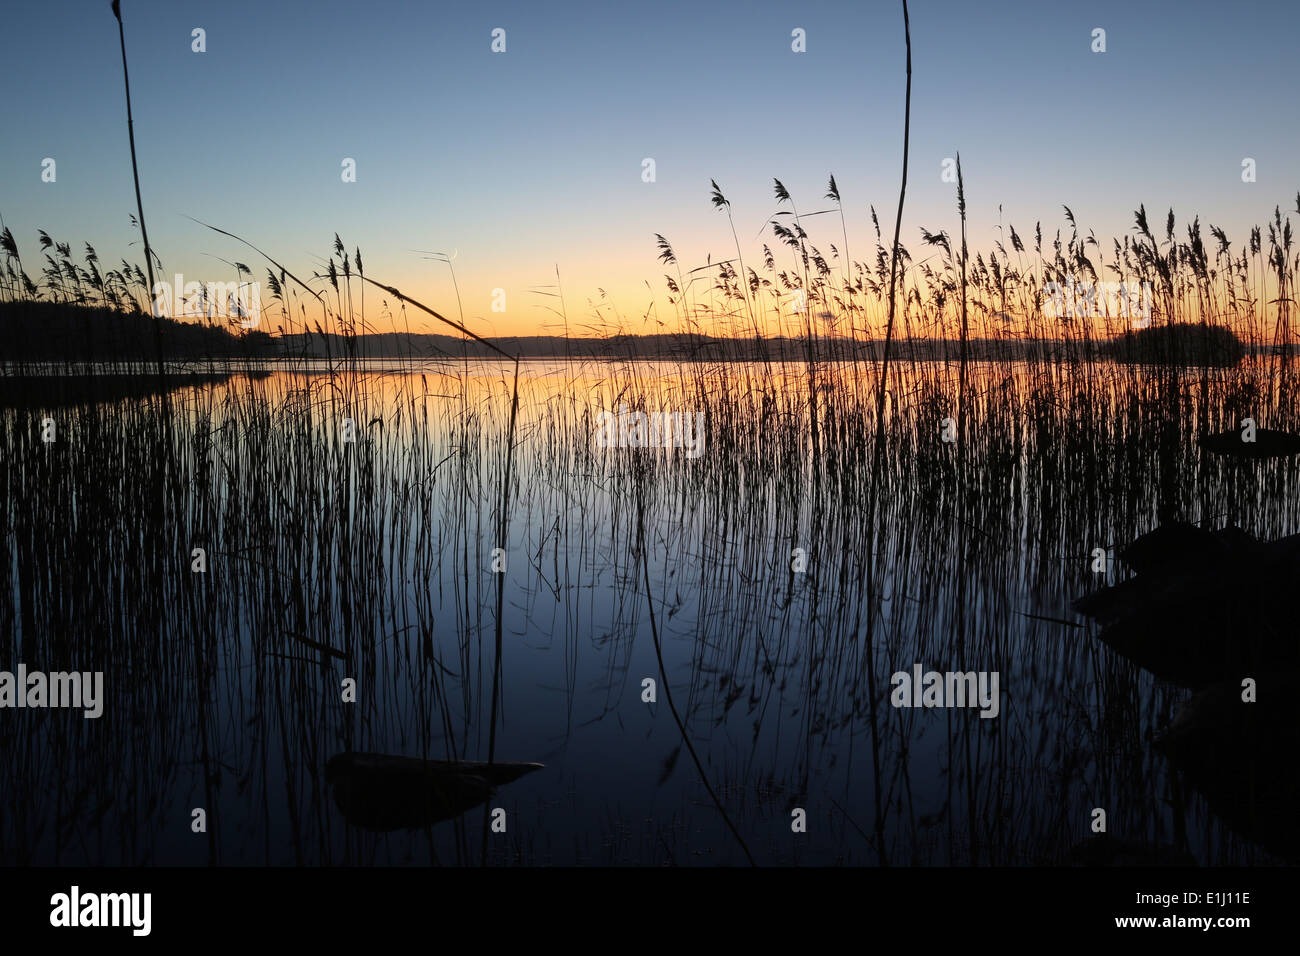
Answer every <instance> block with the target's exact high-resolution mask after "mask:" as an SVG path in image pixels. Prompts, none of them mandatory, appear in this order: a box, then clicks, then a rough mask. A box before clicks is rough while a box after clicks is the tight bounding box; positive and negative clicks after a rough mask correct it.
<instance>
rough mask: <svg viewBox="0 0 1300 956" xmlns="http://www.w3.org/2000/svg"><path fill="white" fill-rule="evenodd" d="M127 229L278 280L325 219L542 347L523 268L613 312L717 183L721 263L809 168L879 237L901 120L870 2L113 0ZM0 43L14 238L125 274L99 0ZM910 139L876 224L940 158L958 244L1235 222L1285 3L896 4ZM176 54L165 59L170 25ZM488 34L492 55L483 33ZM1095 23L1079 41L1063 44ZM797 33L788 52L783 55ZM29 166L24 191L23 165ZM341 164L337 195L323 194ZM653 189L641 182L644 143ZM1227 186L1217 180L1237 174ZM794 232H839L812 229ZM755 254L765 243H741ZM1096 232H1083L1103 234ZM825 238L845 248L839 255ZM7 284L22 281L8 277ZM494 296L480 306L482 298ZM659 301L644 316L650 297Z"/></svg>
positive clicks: (701, 251)
mask: <svg viewBox="0 0 1300 956" xmlns="http://www.w3.org/2000/svg"><path fill="white" fill-rule="evenodd" d="M123 6H124V8H125V9H124V15H125V20H126V28H127V50H128V55H129V57H130V66H131V81H132V96H133V106H134V108H135V120H136V123H135V126H136V142H137V148H138V150H139V155H140V175H141V183H142V187H143V190H144V201H145V213H146V216H147V217H148V223H149V227H150V239H151V241H152V243H153V245H154V246H155V248H156V249H157V251H158V252H159V254H160V255H161V256H162V258H163V261H164V264H165V265H166V267H167V271H168V273H169V274H170V273H174V272H177V271H180V272H182V273H183V274H184V275H185V276H186V278H187V279H191V278H193V279H196V280H199V281H206V280H223V279H226V278H228V276H227V273H228V272H229V269H228V268H227V267H225V266H224V265H223V264H222V263H221V262H220V261H219V260H218V259H216V258H213V257H221V258H224V259H230V260H240V261H243V262H247V263H248V264H249V265H250V266H253V267H254V270H255V274H256V275H257V276H258V277H263V276H264V274H265V268H264V266H263V264H262V263H260V262H257V261H256V257H255V256H254V254H253V253H252V252H250V251H248V250H246V249H243V248H241V247H239V246H238V245H237V244H235V243H233V242H232V241H231V240H228V239H225V238H223V237H220V236H217V235H215V234H212V233H209V232H207V231H206V230H203V229H202V228H201V227H199V226H197V225H195V224H194V223H192V222H191V221H189V220H188V219H187V218H186V217H187V216H193V217H196V218H199V219H204V220H207V221H209V222H213V223H215V224H217V225H220V226H222V227H223V228H226V229H229V230H231V231H233V232H237V233H240V234H241V235H245V236H247V237H248V238H249V239H250V240H252V241H254V242H255V243H257V244H258V245H259V246H261V247H262V248H264V249H266V250H267V251H268V252H270V253H271V254H272V255H275V256H276V257H277V258H280V259H281V260H282V261H284V262H285V264H286V265H288V266H289V267H290V268H292V269H295V270H296V271H299V272H300V273H304V272H310V271H312V270H313V269H315V268H320V266H321V262H322V261H323V257H325V256H326V255H327V254H328V252H329V249H330V245H331V242H332V239H333V235H334V233H335V232H338V233H339V234H340V235H341V236H342V237H343V239H344V241H345V242H346V243H347V245H348V247H349V248H351V247H353V246H357V245H359V246H360V247H361V248H362V251H363V254H364V256H365V260H366V267H367V272H368V273H369V274H371V275H373V276H375V277H376V278H379V279H381V280H383V281H386V282H390V283H394V284H397V285H399V286H401V287H403V288H404V289H408V290H409V291H410V292H411V293H412V294H413V295H416V296H417V297H423V298H425V299H426V300H427V301H428V302H429V304H430V305H433V306H434V307H435V308H440V309H442V310H444V311H447V312H451V311H453V309H454V301H455V300H454V296H453V293H452V290H451V286H450V283H449V281H448V278H447V273H446V268H445V267H440V268H439V267H435V266H434V265H433V264H431V263H428V262H425V261H423V260H421V259H420V258H419V257H418V256H416V255H415V254H414V253H413V250H445V251H448V252H450V251H452V250H456V251H457V260H456V267H457V275H458V278H459V280H460V286H461V293H462V295H463V297H464V300H465V310H466V313H467V315H468V316H469V317H471V319H472V324H473V326H474V327H475V328H477V329H480V330H482V331H498V332H508V333H528V332H553V331H555V330H556V326H555V321H556V320H555V319H554V317H553V316H551V315H549V314H548V313H546V312H545V311H544V310H543V309H541V308H539V307H538V306H539V305H540V304H542V303H543V302H544V301H545V302H546V304H549V301H546V300H541V299H539V298H537V297H536V296H532V295H530V294H529V293H528V289H529V288H530V287H536V286H541V285H545V284H549V283H553V282H554V276H555V269H556V267H557V266H558V268H559V270H560V273H561V276H562V278H563V282H564V291H565V295H566V299H567V302H568V305H569V309H570V312H571V319H572V320H573V322H574V324H580V323H581V321H582V319H583V315H584V313H585V312H586V307H585V304H586V302H587V300H588V299H594V298H596V297H597V296H598V292H597V289H599V288H603V289H605V290H606V292H607V293H608V294H609V295H610V296H612V297H613V300H614V301H615V302H617V304H618V306H619V308H620V309H621V311H622V312H623V314H624V315H625V317H627V318H629V319H630V320H631V326H632V327H633V328H636V327H639V325H640V318H639V316H640V313H641V311H642V310H643V309H644V308H645V306H646V304H647V303H648V301H649V299H650V292H649V291H647V290H646V288H645V286H644V285H643V284H642V282H643V280H650V282H651V284H652V286H653V288H654V292H655V294H656V295H658V296H659V298H660V299H661V300H662V299H663V291H664V287H663V281H662V275H663V272H664V269H663V268H662V267H661V264H660V263H658V262H657V260H656V249H655V243H654V236H653V234H654V233H656V232H660V233H663V234H664V235H666V236H667V237H668V238H669V239H670V240H671V241H672V242H673V244H674V245H675V246H676V248H677V251H678V254H679V256H680V258H681V259H682V261H683V264H684V265H685V266H686V267H690V266H692V265H702V264H703V263H704V261H705V257H706V256H708V255H710V254H711V255H712V256H713V258H714V259H715V260H716V259H718V258H726V257H729V256H731V255H732V254H733V252H734V249H733V245H732V240H731V234H730V231H729V229H728V227H727V224H726V219H725V217H724V216H722V215H721V214H720V213H718V212H717V211H715V210H714V209H713V208H712V206H711V205H710V204H709V201H708V198H709V180H710V179H716V180H717V181H718V182H719V184H720V185H721V186H722V187H723V189H724V191H725V193H726V194H727V196H728V198H729V199H730V200H731V201H732V204H733V210H734V215H735V218H736V227H737V230H738V232H739V233H740V236H741V240H742V243H744V251H745V253H746V255H747V256H750V255H752V256H753V260H752V263H751V264H757V260H758V254H759V247H758V243H757V241H755V237H756V235H757V233H758V232H759V230H760V228H761V227H762V225H763V223H764V222H765V221H766V219H767V218H768V217H769V216H770V214H771V213H772V212H773V211H775V209H776V208H777V206H776V203H775V201H774V199H773V197H772V178H773V177H778V178H780V179H781V180H782V181H783V182H784V183H785V185H786V186H787V187H788V188H789V190H790V192H791V193H792V195H793V196H794V199H795V201H796V203H797V204H798V205H799V208H800V210H801V211H807V210H812V209H819V208H826V205H827V204H826V203H825V201H824V200H822V198H821V197H822V195H823V194H824V193H825V191H826V180H827V176H828V174H829V173H834V174H835V176H836V179H837V181H838V183H839V186H840V191H841V194H842V195H843V198H844V202H845V211H846V215H847V216H848V219H849V233H850V235H849V241H850V249H851V251H852V252H853V253H854V255H855V257H859V258H861V257H863V255H865V253H866V252H867V250H868V248H869V246H870V238H871V235H872V233H871V230H870V223H869V213H868V207H869V205H870V204H874V205H875V206H876V209H877V211H878V212H879V213H880V216H881V220H882V222H884V223H892V218H893V212H894V204H895V202H896V199H897V190H898V175H899V162H900V147H901V135H902V110H903V65H904V61H903V44H902V17H901V12H900V4H898V3H894V2H875V0H866V2H857V3H842V2H841V3H829V2H809V3H801V4H798V5H795V4H790V3H766V2H755V3H746V4H739V3H720V4H698V3H671V2H656V3H653V4H623V3H611V2H608V0H606V2H600V3H569V2H556V3H553V4H551V3H548V4H539V3H504V4H502V3H474V4H457V5H453V4H438V3H429V4H425V3H414V2H406V3H400V2H390V0H372V2H368V3H364V4H359V3H344V2H335V0H322V2H315V3H310V4H306V3H304V4H290V3H256V2H242V0H231V2H224V3H212V2H170V3H168V2H161V0H157V2H155V0H124V2H123ZM4 17H5V20H4V22H5V29H4V31H3V34H0V61H2V62H3V64H4V76H5V78H6V81H7V82H6V84H5V85H6V95H5V96H4V97H0V128H2V129H3V130H4V136H3V137H2V138H0V174H2V175H0V215H3V217H4V222H5V224H6V225H8V226H9V227H10V228H11V229H12V230H13V231H14V233H15V234H16V236H17V237H18V239H19V241H20V244H21V248H22V250H23V252H24V254H25V255H27V254H29V253H30V256H31V259H32V260H35V259H36V255H35V253H36V248H37V247H36V243H35V239H36V230H37V229H38V228H44V229H46V230H48V231H49V232H50V233H51V234H52V235H53V236H54V237H55V238H57V239H60V240H64V241H71V242H72V243H73V244H74V247H77V248H79V247H80V246H81V244H82V243H83V242H85V241H90V242H92V243H93V244H94V245H95V246H96V247H97V248H98V250H99V252H100V255H101V257H102V258H104V259H106V260H109V261H116V260H117V259H118V258H121V257H122V256H126V257H128V258H130V259H132V261H142V256H141V255H140V253H139V251H138V247H135V248H132V247H130V246H128V243H130V242H132V241H134V240H135V239H136V238H137V237H136V235H135V234H134V232H133V230H132V228H131V226H130V222H129V216H130V214H131V213H133V212H134V209H135V197H134V193H133V189H132V182H131V167H130V154H129V150H128V144H127V138H126V125H125V102H124V98H123V91H122V76H121V62H120V51H119V47H118V39H117V27H116V23H115V21H114V20H113V16H112V14H111V12H110V9H109V3H108V0H102V2H101V0H93V2H92V0H69V2H65V3H56V4H54V3H41V2H21V0H10V2H8V3H6V8H5V14H4ZM911 24H912V40H913V70H914V77H913V99H912V144H911V171H910V179H909V192H908V199H907V207H906V210H905V217H904V229H903V239H904V242H905V243H906V244H908V245H909V246H910V247H911V248H912V249H913V251H914V253H918V254H919V250H920V242H919V227H920V226H925V227H927V228H929V229H931V230H936V229H948V230H949V231H955V229H956V228H957V221H956V209H955V196H954V187H953V186H952V185H951V184H949V183H944V182H942V181H941V178H940V169H941V163H942V161H943V159H944V158H945V157H950V156H953V155H955V154H956V152H957V151H958V150H960V152H961V155H962V165H963V172H964V175H965V180H966V189H967V199H968V203H969V206H970V216H971V223H970V229H969V232H970V241H971V244H972V247H973V248H975V249H979V248H985V247H988V246H990V245H991V244H992V242H993V240H994V239H996V238H997V237H998V233H997V232H996V229H995V227H996V224H997V220H998V206H999V204H1001V206H1002V216H1003V219H1004V221H1006V222H1011V223H1014V224H1015V225H1016V227H1017V229H1018V231H1019V232H1020V233H1021V234H1022V235H1027V234H1029V233H1031V232H1032V228H1033V223H1034V221H1035V220H1042V221H1043V223H1044V229H1045V231H1048V232H1050V231H1054V230H1055V228H1057V227H1058V226H1064V220H1063V215H1062V211H1061V206H1062V204H1068V205H1069V206H1070V207H1071V208H1072V209H1073V211H1074V212H1075V214H1076V216H1077V217H1078V220H1079V222H1080V224H1081V226H1083V227H1084V229H1085V230H1086V229H1089V228H1091V229H1094V230H1095V231H1096V232H1097V234H1098V236H1099V237H1103V239H1105V237H1109V236H1110V235H1113V234H1123V233H1124V232H1126V231H1127V230H1128V229H1129V228H1130V227H1131V225H1132V211H1133V210H1134V209H1135V208H1137V206H1138V204H1139V203H1145V204H1146V206H1147V209H1148V210H1149V211H1152V213H1153V215H1155V216H1156V217H1157V218H1159V219H1161V221H1163V214H1164V212H1165V210H1166V209H1167V208H1168V207H1170V206H1173V207H1174V209H1175V211H1176V212H1177V213H1178V215H1179V221H1180V228H1181V223H1183V222H1185V221H1190V219H1191V217H1192V216H1193V215H1194V214H1199V215H1200V217H1201V219H1202V222H1213V223H1215V224H1218V225H1221V226H1223V227H1224V228H1226V229H1227V231H1228V235H1229V237H1230V238H1232V239H1234V240H1240V239H1241V238H1242V237H1243V235H1244V232H1245V230H1246V229H1247V228H1248V227H1249V225H1250V224H1254V223H1259V222H1262V221H1263V220H1264V218H1265V217H1266V216H1267V215H1268V214H1270V213H1271V211H1272V209H1273V207H1274V206H1275V205H1279V204H1280V205H1282V206H1283V208H1284V209H1285V208H1288V207H1292V206H1293V205H1294V202H1295V194H1296V191H1297V189H1298V188H1300V161H1298V160H1297V157H1298V156H1300V129H1298V128H1297V124H1296V122H1295V118H1296V117H1295V94H1296V90H1297V83H1296V81H1295V72H1296V71H1295V66H1294V62H1295V60H1294V49H1295V43H1296V38H1297V36H1300V4H1294V3H1282V2H1276V3H1250V2H1246V3H1236V4H1231V5H1228V4H1218V3H1210V2H1189V3H1180V4H1176V5H1175V4H1156V3H1142V2H1123V3H1110V2H1097V3H1090V4H1087V5H1079V4H1065V3H1062V4H1042V3H1030V2H1024V3H1012V2H983V3H969V4H968V3H956V2H926V0H915V2H913V3H912V4H911ZM195 27H201V28H203V29H204V30H205V31H206V42H207V52H205V53H202V54H198V53H194V52H192V51H191V30H192V29H193V28H195ZM496 27H500V28H503V29H505V31H506V52H505V53H502V54H495V53H493V52H492V51H491V49H490V45H491V31H492V30H493V29H494V28H496ZM1095 27H1102V28H1104V29H1105V30H1106V42H1107V50H1106V52H1105V53H1102V54H1095V53H1092V52H1091V50H1090V43H1091V31H1092V30H1093V28H1095ZM794 28H802V29H803V30H805V31H806V35H807V52H806V53H794V52H792V51H791V30H792V29H794ZM45 157H53V158H54V159H55V160H56V162H57V175H58V178H57V181H56V182H55V183H42V182H41V178H40V173H41V161H42V159H44V158H45ZM345 157H351V158H353V159H355V160H356V164H357V181H356V182H355V183H343V182H342V181H341V179H340V170H341V167H340V164H341V162H342V160H343V159H344V158H345ZM646 157H652V158H653V159H654V160H655V163H656V181H655V182H654V183H645V182H642V179H641V168H642V167H641V164H642V160H643V158H646ZM1244 157H1251V158H1253V159H1255V160H1256V163H1257V175H1258V179H1257V181H1256V182H1254V183H1249V184H1247V183H1243V182H1242V181H1241V161H1242V159H1243V158H1244ZM813 223H815V228H814V235H813V238H814V241H815V242H819V244H821V245H823V247H825V246H826V245H828V244H829V243H830V242H834V243H835V244H836V245H837V246H839V245H840V244H841V242H840V237H839V225H838V219H836V218H833V217H822V218H821V219H820V220H814V221H813ZM764 238H765V239H766V240H767V241H768V242H769V243H770V242H771V241H772V240H771V238H770V233H768V235H767V236H765V237H764ZM1106 245H1107V246H1108V245H1109V243H1108V242H1107V243H1106ZM855 246H856V248H855ZM29 271H35V270H34V269H32V268H31V267H30V266H29ZM498 287H499V288H504V289H506V291H507V311H506V313H504V314H493V313H491V312H490V311H489V306H490V302H491V293H492V290H493V289H494V288H498ZM664 307H665V305H664V304H663V303H662V301H661V308H664Z"/></svg>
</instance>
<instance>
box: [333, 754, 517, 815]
mask: <svg viewBox="0 0 1300 956" xmlns="http://www.w3.org/2000/svg"><path fill="white" fill-rule="evenodd" d="M541 767H542V764H540V763H493V764H491V765H489V764H486V763H479V762H474V761H447V760H421V759H420V758H418V757H399V756H393V755H390V754H375V753H341V754H335V755H334V756H333V757H331V758H330V759H329V760H328V761H327V762H326V764H325V780H326V782H327V783H329V784H330V785H331V786H332V787H333V790H334V802H335V804H336V805H337V806H338V808H339V810H341V811H342V813H343V816H344V818H345V819H346V820H347V821H348V822H349V823H350V824H352V825H353V826H356V827H360V828H361V829H363V830H372V831H376V832H381V833H386V832H388V831H391V830H415V829H420V828H422V827H426V826H430V825H432V824H434V823H439V822H441V821H443V820H450V819H452V818H454V817H458V816H460V815H461V814H462V813H464V812H465V811H467V810H470V809H472V808H473V807H476V806H479V805H481V804H483V803H484V802H486V801H487V799H488V797H490V796H491V795H492V792H493V790H495V789H496V788H497V787H499V786H502V785H503V784H507V783H510V782H511V781H514V780H517V779H519V778H520V777H522V776H523V775H524V774H526V773H531V772H532V771H534V770H538V769H540V768H541Z"/></svg>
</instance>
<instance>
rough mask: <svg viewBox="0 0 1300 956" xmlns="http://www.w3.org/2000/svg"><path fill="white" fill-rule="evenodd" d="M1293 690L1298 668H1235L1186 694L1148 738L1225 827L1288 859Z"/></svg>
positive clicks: (1297, 852)
mask: <svg viewBox="0 0 1300 956" xmlns="http://www.w3.org/2000/svg"><path fill="white" fill-rule="evenodd" d="M1247 677H1250V678H1251V679H1252V680H1253V681H1254V682H1255V684H1254V687H1253V688H1252V690H1251V693H1250V694H1249V696H1251V697H1253V698H1254V700H1250V701H1248V700H1245V699H1243V698H1244V697H1246V696H1247V693H1246V689H1245V688H1244V687H1243V684H1242V681H1243V680H1244V679H1245V678H1247ZM1298 694H1300V672H1296V671H1288V672H1280V673H1267V674H1258V673H1257V674H1242V675H1241V677H1240V678H1238V677H1235V676H1234V677H1232V678H1230V679H1227V680H1224V681H1223V682H1221V683H1218V684H1215V685H1214V686H1212V687H1208V688H1206V689H1204V690H1202V691H1200V692H1199V693H1197V694H1194V695H1193V696H1192V697H1191V698H1189V699H1188V700H1187V701H1186V702H1185V703H1184V704H1183V705H1182V707H1181V708H1180V709H1179V710H1178V713H1177V714H1176V715H1175V717H1174V719H1173V721H1172V722H1171V723H1170V725H1169V727H1168V728H1167V729H1166V730H1165V731H1164V733H1162V734H1161V735H1159V736H1158V737H1157V738H1156V740H1155V748H1156V750H1157V751H1159V752H1160V753H1162V754H1164V756H1165V757H1167V758H1168V759H1169V761H1170V763H1171V764H1172V765H1173V766H1174V768H1175V769H1177V770H1179V771H1180V772H1181V773H1182V774H1183V775H1184V778H1185V779H1186V780H1187V782H1188V783H1189V784H1190V785H1191V787H1192V788H1193V789H1194V790H1196V791H1197V792H1198V793H1200V794H1201V796H1202V797H1204V798H1205V801H1206V803H1207V804H1208V805H1209V808H1210V810H1211V811H1212V812H1213V813H1214V814H1215V815H1216V816H1218V817H1219V818H1220V819H1221V820H1223V822H1224V823H1225V824H1226V825H1227V826H1228V827H1229V828H1230V829H1231V830H1233V831H1234V832H1236V833H1237V834H1239V835H1240V836H1242V837H1244V838H1246V839H1247V840H1250V841H1251V842H1252V843H1256V844H1258V845H1259V846H1261V847H1263V848H1264V849H1266V850H1268V851H1270V852H1272V853H1274V854H1276V855H1278V856H1280V857H1282V858H1283V859H1285V860H1287V861H1288V862H1298V861H1300V816H1297V814H1296V808H1297V806H1300V765H1298V764H1297V762H1296V754H1297V753H1300V720H1297V719H1296V715H1295V701H1296V700H1297V695H1298Z"/></svg>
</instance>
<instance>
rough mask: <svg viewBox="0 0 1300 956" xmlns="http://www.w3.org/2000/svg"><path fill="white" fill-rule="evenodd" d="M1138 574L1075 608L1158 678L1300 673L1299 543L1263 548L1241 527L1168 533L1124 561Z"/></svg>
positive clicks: (1193, 681)
mask: <svg viewBox="0 0 1300 956" xmlns="http://www.w3.org/2000/svg"><path fill="white" fill-rule="evenodd" d="M1120 560H1121V562H1123V563H1124V564H1125V565H1126V566H1127V567H1130V568H1132V569H1133V570H1134V571H1136V572H1137V573H1136V575H1135V576H1134V577H1132V578H1130V579H1128V580H1126V581H1122V582H1120V583H1119V584H1117V585H1114V586H1113V587H1106V588H1102V589H1101V590H1100V591H1097V592H1094V593H1093V594H1089V595H1087V596H1086V597H1083V598H1080V599H1079V600H1078V601H1076V602H1075V604H1074V607H1075V609H1076V610H1077V611H1078V612H1079V613H1081V614H1084V615H1086V616H1088V617H1090V618H1092V619H1093V620H1095V621H1097V622H1098V623H1100V624H1101V625H1102V630H1101V631H1100V633H1099V634H1098V637H1099V638H1100V639H1101V640H1102V641H1103V642H1104V643H1105V644H1107V645H1108V646H1109V647H1110V648H1111V649H1112V650H1114V651H1116V652H1117V653H1119V654H1120V655H1122V656H1124V657H1126V658H1128V659H1129V660H1131V661H1133V662H1134V663H1135V664H1137V665H1138V666H1139V667H1142V668H1143V669H1145V670H1147V671H1149V672H1151V673H1152V674H1153V675H1154V676H1156V677H1158V678H1160V679H1161V680H1165V681H1169V682H1171V683H1175V684H1178V685H1181V686H1184V687H1192V688H1199V687H1205V686H1207V685H1209V684H1212V683H1214V682H1216V681H1220V680H1223V679H1225V678H1227V677H1231V676H1235V675H1242V676H1245V675H1248V674H1252V673H1261V672H1265V671H1275V670H1285V669H1290V668H1293V667H1300V632H1298V631H1297V628H1296V626H1295V608H1294V606H1293V601H1292V595H1294V594H1295V593H1296V591H1297V588H1298V587H1300V535H1292V536H1291V537H1288V538H1283V539H1280V540H1278V541H1272V542H1261V541H1258V540H1256V539H1255V538H1253V537H1252V536H1250V535H1249V534H1247V533H1246V532H1244V531H1242V530H1241V529H1238V528H1225V529H1223V530H1221V531H1214V532H1211V531H1206V530H1204V529H1200V528H1196V527H1194V526H1192V525H1187V524H1182V523H1174V524H1170V525H1164V526H1162V527H1160V528H1157V529H1156V530H1155V531H1152V532H1151V533H1149V534H1146V535H1143V536H1142V537H1140V538H1138V539H1137V540H1136V541H1134V542H1133V544H1131V545H1130V546H1129V547H1127V548H1125V549H1124V550H1123V551H1122V552H1121V553H1120Z"/></svg>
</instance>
